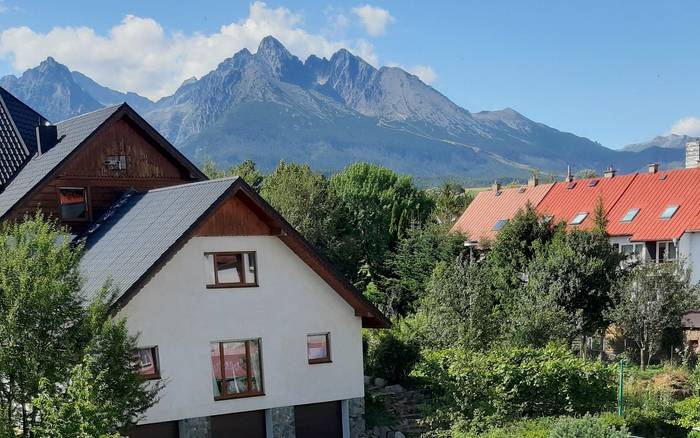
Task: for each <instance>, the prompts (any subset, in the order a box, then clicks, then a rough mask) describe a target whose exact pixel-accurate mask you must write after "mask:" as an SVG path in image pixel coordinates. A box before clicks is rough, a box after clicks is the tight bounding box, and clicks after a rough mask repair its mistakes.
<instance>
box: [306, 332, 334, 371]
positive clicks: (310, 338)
mask: <svg viewBox="0 0 700 438" xmlns="http://www.w3.org/2000/svg"><path fill="white" fill-rule="evenodd" d="M306 351H307V353H308V358H309V363H310V364H314V363H328V362H330V361H331V339H330V333H321V334H315V335H307V336H306Z"/></svg>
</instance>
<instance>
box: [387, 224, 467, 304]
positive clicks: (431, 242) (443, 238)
mask: <svg viewBox="0 0 700 438" xmlns="http://www.w3.org/2000/svg"><path fill="white" fill-rule="evenodd" d="M448 231H449V229H447V227H446V226H445V225H434V224H427V225H426V226H423V227H421V226H419V225H418V224H413V225H412V226H410V227H409V228H408V230H406V234H405V236H404V238H402V239H401V240H400V241H399V242H398V244H397V246H396V249H395V250H394V251H392V252H391V253H390V254H389V255H388V257H387V261H386V266H385V268H384V270H385V271H386V272H387V275H386V277H385V278H384V279H382V281H381V285H382V288H383V289H384V290H385V291H386V294H385V298H386V301H385V302H382V303H378V304H380V305H381V306H382V307H383V308H384V309H385V310H386V311H387V313H389V314H391V315H400V316H407V315H409V314H411V313H414V312H415V311H416V304H417V301H418V300H419V299H420V298H421V297H422V296H423V295H424V294H425V289H426V287H427V285H428V281H429V280H430V276H431V274H432V272H433V268H435V265H436V264H437V263H439V262H452V261H454V260H455V259H456V258H457V257H458V256H459V255H460V254H461V253H462V251H463V250H464V241H465V238H464V236H463V235H461V234H459V233H449V232H448Z"/></svg>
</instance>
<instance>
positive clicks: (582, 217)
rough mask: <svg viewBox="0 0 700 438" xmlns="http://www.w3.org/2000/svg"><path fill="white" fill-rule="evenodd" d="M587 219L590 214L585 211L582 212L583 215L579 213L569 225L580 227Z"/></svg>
mask: <svg viewBox="0 0 700 438" xmlns="http://www.w3.org/2000/svg"><path fill="white" fill-rule="evenodd" d="M587 217H588V213H587V212H585V211H584V212H581V213H577V214H576V216H574V218H573V219H571V222H569V224H571V225H580V224H581V223H582V222H583V221H585V220H586V218H587Z"/></svg>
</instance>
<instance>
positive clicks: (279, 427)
mask: <svg viewBox="0 0 700 438" xmlns="http://www.w3.org/2000/svg"><path fill="white" fill-rule="evenodd" d="M270 415H271V417H272V438H296V432H295V426H294V406H285V407H283V408H272V409H270Z"/></svg>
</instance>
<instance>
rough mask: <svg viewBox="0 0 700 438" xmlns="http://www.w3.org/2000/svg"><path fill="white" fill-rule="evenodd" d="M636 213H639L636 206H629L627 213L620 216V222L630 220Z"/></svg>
mask: <svg viewBox="0 0 700 438" xmlns="http://www.w3.org/2000/svg"><path fill="white" fill-rule="evenodd" d="M637 213H639V209H638V208H630V209H629V210H627V213H625V215H624V216H622V219H620V222H632V221H633V220H634V218H635V217H637Z"/></svg>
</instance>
